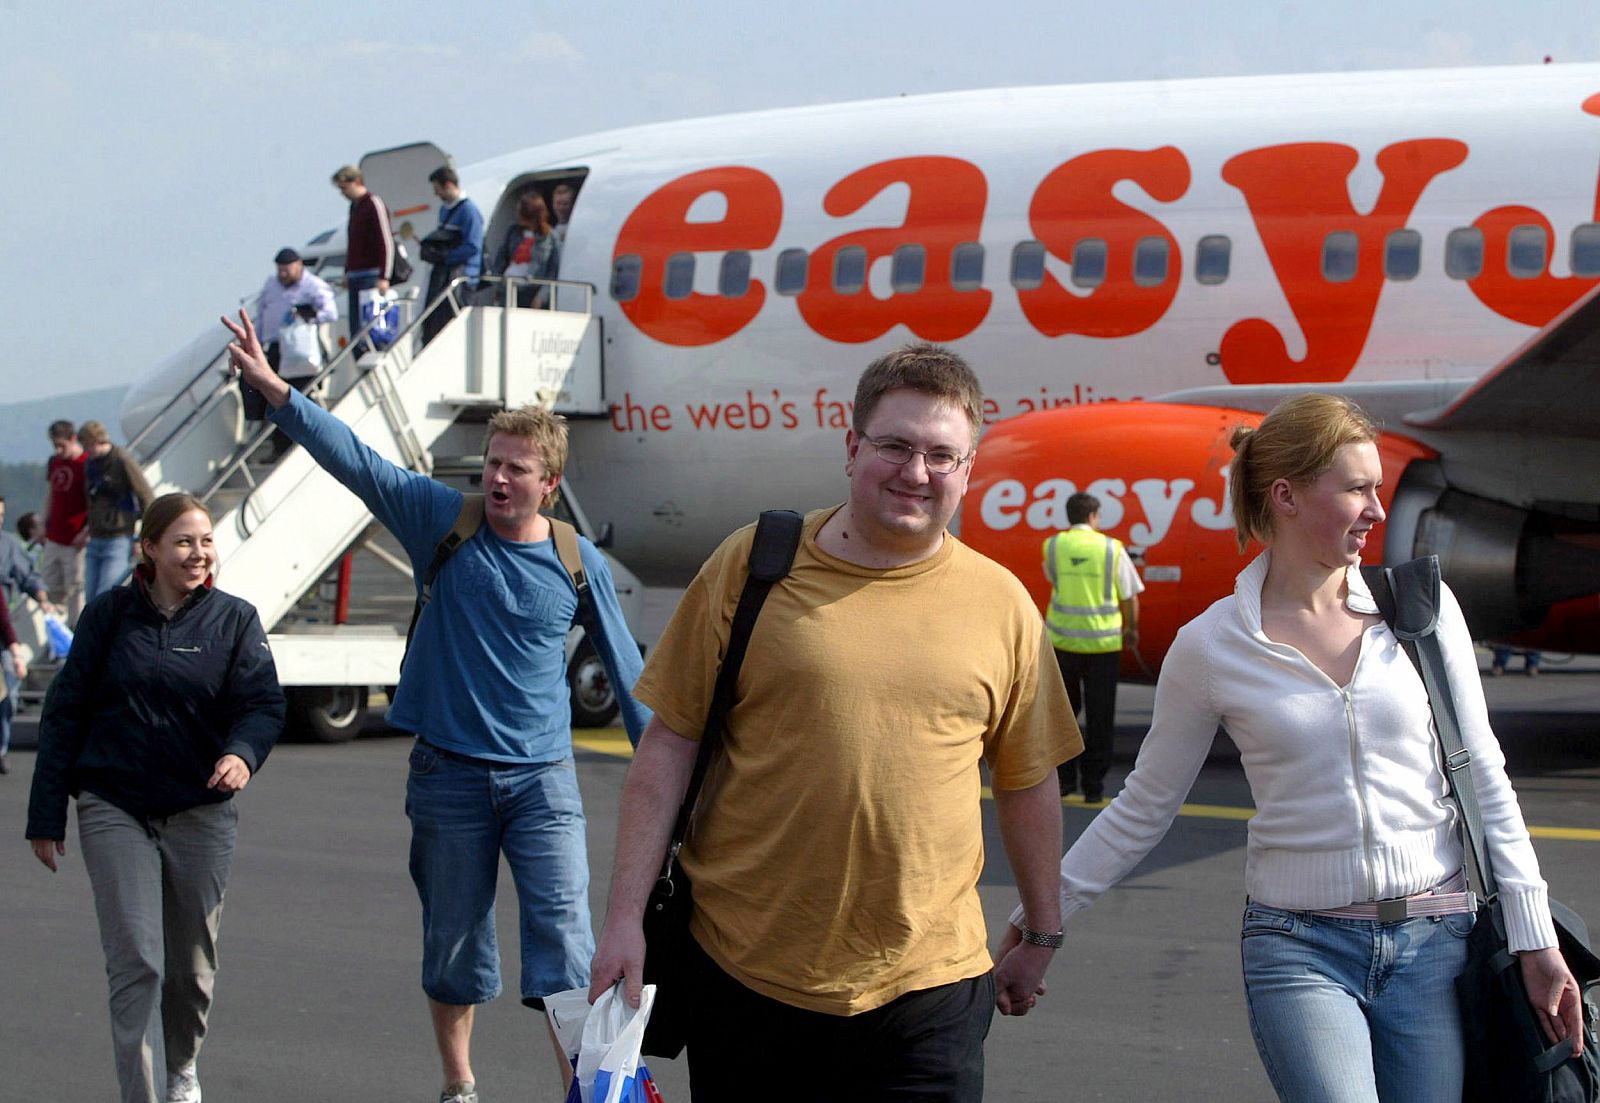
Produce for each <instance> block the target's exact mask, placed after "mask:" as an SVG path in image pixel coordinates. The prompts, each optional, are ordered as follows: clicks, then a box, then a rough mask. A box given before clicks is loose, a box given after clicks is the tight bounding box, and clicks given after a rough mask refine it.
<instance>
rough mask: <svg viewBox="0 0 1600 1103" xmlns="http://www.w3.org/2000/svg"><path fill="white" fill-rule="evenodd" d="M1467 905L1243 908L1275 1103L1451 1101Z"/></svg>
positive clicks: (1468, 926)
mask: <svg viewBox="0 0 1600 1103" xmlns="http://www.w3.org/2000/svg"><path fill="white" fill-rule="evenodd" d="M1472 921H1473V916H1472V914H1471V913H1465V912H1464V913H1462V914H1460V915H1446V916H1440V917H1432V918H1429V917H1424V918H1420V919H1406V920H1402V921H1400V922H1398V923H1380V922H1378V921H1376V920H1364V919H1335V918H1331V917H1328V916H1321V915H1314V914H1312V913H1310V912H1294V911H1284V910H1282V909H1281V908H1269V907H1266V906H1264V905H1261V904H1256V903H1250V904H1247V905H1246V906H1245V910H1244V924H1243V933H1242V936H1241V951H1240V952H1241V955H1242V957H1243V960H1244V987H1245V996H1246V999H1247V1000H1248V1002H1249V1005H1250V1029H1251V1032H1252V1033H1253V1034H1254V1035H1255V1040H1256V1049H1257V1050H1258V1051H1259V1052H1260V1054H1261V1062H1262V1064H1264V1065H1265V1066H1266V1068H1267V1075H1268V1076H1269V1077H1270V1078H1271V1079H1272V1086H1273V1087H1274V1088H1275V1089H1276V1090H1277V1092H1278V1098H1279V1099H1281V1100H1284V1101H1285V1103H1306V1101H1318V1103H1372V1101H1373V1100H1381V1101H1383V1103H1457V1101H1459V1100H1460V1098H1461V1082H1462V1046H1463V1042H1462V1038H1461V1019H1460V1013H1459V1012H1458V1011H1457V1008H1456V994H1455V978H1456V976H1457V975H1459V974H1460V972H1461V970H1462V969H1463V968H1464V967H1465V965H1466V959H1467V935H1468V933H1469V932H1470V931H1471V930H1472Z"/></svg>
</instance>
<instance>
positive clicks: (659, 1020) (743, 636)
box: [640, 509, 803, 1058]
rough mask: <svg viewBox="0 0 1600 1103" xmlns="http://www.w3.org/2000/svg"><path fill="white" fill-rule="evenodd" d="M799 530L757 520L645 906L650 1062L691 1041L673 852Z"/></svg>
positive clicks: (685, 940)
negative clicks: (652, 992)
mask: <svg viewBox="0 0 1600 1103" xmlns="http://www.w3.org/2000/svg"><path fill="white" fill-rule="evenodd" d="M802 526H803V518H801V516H800V514H798V513H795V512H794V511H793V510H787V509H769V510H767V511H765V512H764V513H762V514H761V518H760V520H759V521H757V522H756V535H755V541H754V543H752V544H751V545H750V561H749V568H750V573H749V575H748V576H747V577H746V578H745V583H744V589H743V590H742V591H740V593H739V605H738V608H736V609H735V610H734V614H733V624H732V627H731V628H730V629H729V632H728V647H727V651H726V652H725V653H724V654H723V656H722V665H721V667H720V668H719V669H718V670H717V681H716V686H715V688H714V689H713V690H712V692H711V707H710V708H709V709H707V710H706V724H705V729H704V730H703V731H702V732H701V734H700V747H699V750H698V751H696V752H695V759H694V773H693V774H691V775H690V777H689V785H688V788H687V789H685V790H684V794H683V803H682V804H681V805H679V807H678V818H677V821H676V822H675V823H674V824H673V826H672V838H671V839H670V840H669V841H668V843H667V855H666V859H665V860H664V861H663V862H662V864H661V874H660V876H658V877H657V878H656V883H655V885H654V886H653V887H652V888H651V890H650V896H649V898H648V899H647V900H646V901H645V906H644V942H645V955H644V983H646V984H653V985H655V986H656V999H655V1003H654V1004H653V1005H652V1006H651V1008H650V1019H649V1021H648V1022H647V1023H646V1024H645V1031H644V1042H643V1044H642V1045H641V1046H640V1049H641V1051H642V1052H643V1053H645V1054H646V1055H648V1056H651V1057H667V1058H672V1057H676V1056H678V1054H680V1053H682V1052H683V1047H684V1044H685V1043H686V1042H687V1041H688V1038H689V1002H690V1001H689V998H688V994H687V993H688V989H689V986H690V985H691V983H692V981H691V979H690V966H689V961H690V959H691V956H692V954H693V949H692V947H691V946H690V940H691V938H692V937H693V936H691V935H690V934H689V916H690V915H691V914H692V913H693V911H694V899H693V890H692V888H691V886H690V884H689V878H688V877H687V876H686V875H685V874H684V872H683V868H682V867H681V866H680V865H678V852H679V851H680V850H682V849H683V840H684V838H685V836H687V835H688V833H689V821H690V819H691V818H692V817H693V815H694V809H695V802H696V801H697V800H698V799H699V797H700V787H701V785H702V784H704V782H705V778H706V770H707V769H708V768H709V767H710V765H711V756H712V753H713V752H714V751H715V750H716V746H717V743H718V742H719V741H720V740H721V738H722V731H723V724H724V723H725V721H726V720H727V716H728V709H729V707H730V706H731V705H732V703H733V691H734V687H735V685H736V684H737V683H738V680H739V667H740V666H741V665H742V664H743V663H744V653H745V650H746V648H747V647H748V646H749V643H750V632H751V630H752V629H753V628H755V623H756V614H758V613H759V612H760V611H761V605H762V603H763V602H764V601H766V599H767V593H768V592H769V591H770V590H771V589H772V587H773V584H774V583H776V582H777V581H778V580H779V579H781V578H783V576H784V575H786V574H788V573H789V568H790V566H792V565H793V563H794V553H795V551H796V549H798V548H799V547H800V531H801V528H802Z"/></svg>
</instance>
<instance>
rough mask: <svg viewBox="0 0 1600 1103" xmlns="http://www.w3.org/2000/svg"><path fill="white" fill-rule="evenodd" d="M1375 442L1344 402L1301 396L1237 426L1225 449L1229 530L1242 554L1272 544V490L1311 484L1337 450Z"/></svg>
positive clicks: (1368, 425) (1356, 410)
mask: <svg viewBox="0 0 1600 1103" xmlns="http://www.w3.org/2000/svg"><path fill="white" fill-rule="evenodd" d="M1377 439H1378V426H1377V425H1376V424H1375V423H1374V422H1373V420H1372V419H1371V418H1370V417H1368V416H1367V414H1366V411H1365V410H1363V409H1362V408H1361V407H1360V406H1357V405H1356V404H1355V403H1354V402H1351V401H1350V400H1349V399H1348V398H1340V397H1339V396H1338V395H1331V394H1301V395H1296V396H1295V397H1293V398H1286V399H1284V400H1283V401H1282V402H1280V403H1278V404H1277V405H1276V406H1274V407H1273V408H1272V412H1271V413H1269V414H1268V415H1267V416H1266V419H1265V420H1264V421H1262V423H1261V424H1260V425H1258V426H1256V427H1255V428H1254V429H1252V428H1251V427H1250V426H1248V425H1240V426H1238V427H1237V428H1235V429H1234V431H1233V435H1232V437H1230V438H1229V443H1230V444H1231V445H1232V446H1233V463H1232V464H1230V465H1229V467H1228V492H1229V494H1230V495H1231V496H1232V498H1233V527H1234V532H1235V535H1236V536H1237V537H1238V539H1239V550H1240V551H1244V549H1245V547H1246V546H1247V545H1248V544H1249V543H1250V541H1251V540H1252V539H1256V540H1260V541H1261V542H1262V543H1266V542H1267V541H1269V540H1271V539H1272V526H1273V516H1272V484H1273V483H1275V482H1277V481H1278V480H1279V479H1287V480H1288V481H1289V483H1290V484H1291V485H1294V486H1304V485H1306V484H1307V483H1310V482H1314V481H1315V480H1316V479H1317V478H1319V477H1320V476H1321V475H1322V474H1323V473H1324V472H1326V471H1327V470H1328V469H1329V468H1331V467H1332V466H1333V461H1334V458H1335V456H1336V455H1337V453H1338V451H1339V449H1341V448H1343V447H1344V446H1345V445H1347V444H1362V443H1366V442H1369V441H1375V440H1377Z"/></svg>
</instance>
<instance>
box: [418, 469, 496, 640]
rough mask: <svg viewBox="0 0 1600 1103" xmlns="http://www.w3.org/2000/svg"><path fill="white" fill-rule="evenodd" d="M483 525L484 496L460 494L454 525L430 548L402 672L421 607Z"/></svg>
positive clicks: (430, 598) (431, 598)
mask: <svg viewBox="0 0 1600 1103" xmlns="http://www.w3.org/2000/svg"><path fill="white" fill-rule="evenodd" d="M482 525H483V495H482V494H463V495H462V496H461V509H460V510H459V511H457V513H456V521H455V524H453V525H451V526H450V531H449V532H447V533H445V534H444V538H443V539H442V540H440V541H439V543H438V545H437V546H436V547H435V548H434V549H433V559H432V561H431V562H429V564H428V569H427V570H425V571H423V572H422V586H421V588H420V589H419V590H418V591H417V604H416V607H415V608H414V609H412V610H411V626H410V627H409V628H407V629H406V649H405V651H404V652H403V653H402V654H401V656H400V669H401V670H404V669H405V666H406V658H407V656H409V655H410V654H411V639H412V637H413V636H415V635H416V634H417V622H418V621H419V620H421V619H422V609H423V606H425V605H427V604H428V602H429V601H431V600H433V584H434V581H435V580H437V579H438V577H439V572H440V571H442V570H444V565H445V563H446V562H447V561H448V560H449V559H450V557H451V556H452V555H454V554H455V553H456V552H457V551H459V550H460V549H461V545H462V544H464V543H465V542H466V541H467V540H469V539H471V537H472V535H473V533H475V532H477V531H478V529H479V528H480V527H481V526H482Z"/></svg>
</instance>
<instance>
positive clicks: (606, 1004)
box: [544, 981, 661, 1103]
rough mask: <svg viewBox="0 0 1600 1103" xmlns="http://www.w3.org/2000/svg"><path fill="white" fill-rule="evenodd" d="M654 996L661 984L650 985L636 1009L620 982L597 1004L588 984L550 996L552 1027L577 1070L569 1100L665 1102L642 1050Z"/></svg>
mask: <svg viewBox="0 0 1600 1103" xmlns="http://www.w3.org/2000/svg"><path fill="white" fill-rule="evenodd" d="M655 998H656V986H655V985H653V984H647V985H645V986H644V990H643V991H642V992H641V993H640V994H639V1009H638V1010H637V1011H635V1010H634V1009H633V1008H631V1007H629V1006H628V1000H627V997H626V996H624V995H623V991H622V982H621V981H618V982H617V983H616V984H615V985H613V986H612V987H611V988H608V989H607V990H606V991H605V992H602V993H601V994H600V998H599V999H597V1000H595V1001H594V1006H592V1007H591V1006H590V1005H589V999H588V989H585V988H573V989H570V990H569V991H566V992H557V993H556V994H555V995H553V996H546V997H545V1000H544V1007H545V1014H546V1015H548V1016H549V1018H550V1029H551V1030H553V1031H554V1032H555V1036H556V1041H558V1042H560V1043H561V1048H562V1051H563V1052H565V1053H566V1055H567V1059H568V1060H570V1061H571V1062H572V1063H573V1067H574V1070H575V1072H574V1076H573V1081H572V1090H571V1091H570V1092H568V1093H567V1103H661V1092H660V1091H659V1090H658V1089H657V1088H656V1085H655V1081H654V1080H653V1079H652V1078H651V1076H650V1070H649V1069H648V1068H647V1067H646V1066H645V1064H644V1059H643V1058H642V1057H641V1056H640V1053H639V1047H640V1045H642V1044H643V1042H644V1027H645V1023H647V1022H649V1020H650V1008H651V1005H652V1004H654V1003H655Z"/></svg>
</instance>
